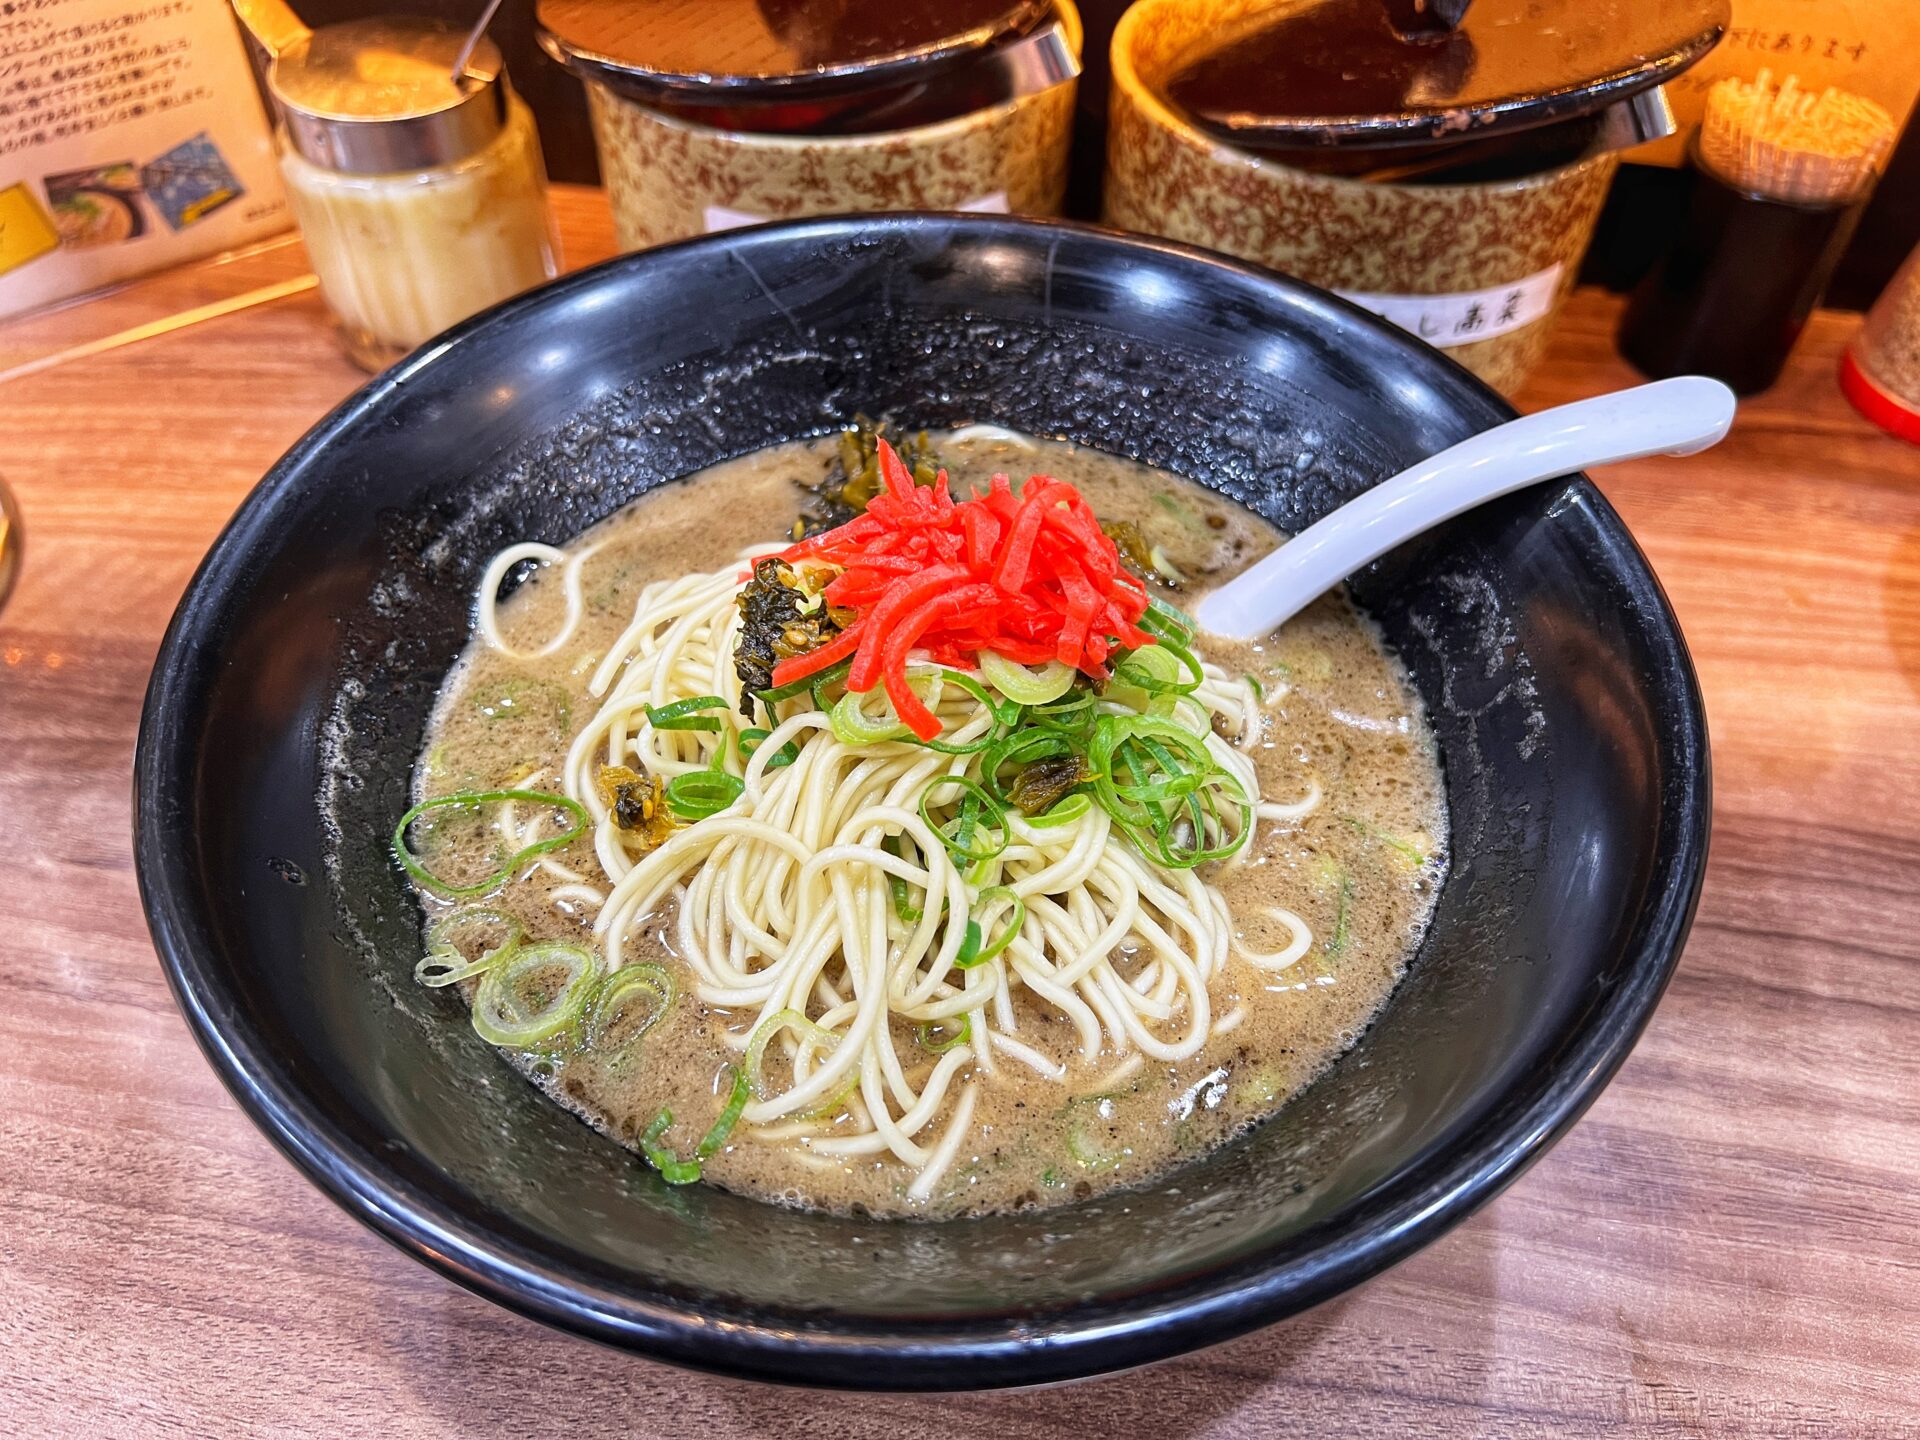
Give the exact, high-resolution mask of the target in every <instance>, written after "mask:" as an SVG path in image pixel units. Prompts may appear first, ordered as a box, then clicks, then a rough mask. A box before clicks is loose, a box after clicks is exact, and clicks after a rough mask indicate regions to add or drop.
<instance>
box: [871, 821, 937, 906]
mask: <svg viewBox="0 0 1920 1440" xmlns="http://www.w3.org/2000/svg"><path fill="white" fill-rule="evenodd" d="M880 848H881V849H882V850H884V851H886V852H887V853H888V854H889V855H893V856H896V857H898V858H900V859H903V860H904V859H905V858H906V857H905V856H904V855H901V853H900V840H899V837H898V836H894V835H889V836H887V838H886V839H884V840H882V841H881V842H880ZM886 876H887V892H888V894H890V895H891V896H892V897H893V913H894V914H895V915H897V916H899V917H900V923H901V924H902V925H912V924H915V923H916V922H917V921H918V920H919V919H920V917H921V916H922V915H924V914H926V911H925V910H924V909H922V908H921V907H920V906H918V905H916V904H914V903H913V890H914V887H913V886H911V885H909V884H908V883H907V882H906V881H905V880H902V879H901V878H900V877H899V876H898V875H896V874H894V873H893V872H892V871H891V870H889V871H887V872H886Z"/></svg>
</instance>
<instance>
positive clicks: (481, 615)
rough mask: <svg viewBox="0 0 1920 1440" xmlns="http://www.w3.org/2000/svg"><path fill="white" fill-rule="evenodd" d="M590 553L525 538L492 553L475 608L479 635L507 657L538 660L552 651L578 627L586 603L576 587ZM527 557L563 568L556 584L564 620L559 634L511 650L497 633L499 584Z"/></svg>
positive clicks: (571, 636)
mask: <svg viewBox="0 0 1920 1440" xmlns="http://www.w3.org/2000/svg"><path fill="white" fill-rule="evenodd" d="M594 548H598V547H594ZM593 553H594V552H593V549H587V550H582V551H580V552H578V553H577V554H574V555H568V554H567V552H566V551H564V550H556V549H555V548H554V547H553V546H551V545H539V544H535V543H533V542H531V541H529V542H527V543H525V544H521V545H509V546H508V547H507V548H506V549H504V550H502V551H501V552H500V553H499V554H498V555H496V556H494V557H493V563H492V564H490V565H488V566H487V573H486V574H485V575H484V576H482V577H481V580H480V600H479V605H478V607H477V610H478V614H477V620H478V628H479V631H480V638H481V639H483V640H485V641H486V642H487V644H488V645H489V646H491V647H492V648H493V649H495V650H498V651H499V652H500V653H501V654H503V655H505V656H506V657H507V658H508V659H510V660H538V659H541V658H542V657H543V656H547V655H551V654H553V652H554V651H556V650H558V649H559V648H560V647H561V646H562V645H564V644H566V643H567V641H568V640H570V639H572V638H573V632H574V631H575V630H578V629H579V628H580V616H581V615H582V614H583V613H584V612H585V610H586V602H585V600H584V599H583V597H582V594H581V589H580V569H581V567H582V566H584V565H585V564H586V563H587V561H588V560H590V559H592V558H593ZM528 560H537V561H539V562H540V563H541V564H542V565H562V566H564V567H565V568H564V569H563V570H562V571H561V572H560V584H561V587H562V590H563V592H564V594H565V597H566V604H567V619H566V624H565V625H563V626H562V627H561V629H560V633H559V634H557V635H555V636H554V637H553V638H552V639H551V640H549V641H548V642H547V643H546V644H544V645H542V646H541V647H540V648H539V649H537V650H515V649H514V648H513V647H512V646H511V645H509V644H507V640H506V637H505V636H504V635H503V634H501V632H500V616H499V607H500V585H501V582H503V581H504V580H505V579H506V578H507V574H508V572H510V571H511V570H512V569H513V567H514V566H516V565H519V564H522V563H524V562H526V561H528Z"/></svg>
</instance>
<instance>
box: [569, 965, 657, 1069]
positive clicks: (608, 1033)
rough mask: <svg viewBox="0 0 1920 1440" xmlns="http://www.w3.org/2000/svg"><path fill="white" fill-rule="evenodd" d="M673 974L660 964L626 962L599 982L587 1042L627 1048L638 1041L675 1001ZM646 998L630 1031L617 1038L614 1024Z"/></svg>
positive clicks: (595, 1046) (594, 1046) (593, 1045)
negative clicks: (644, 1007)
mask: <svg viewBox="0 0 1920 1440" xmlns="http://www.w3.org/2000/svg"><path fill="white" fill-rule="evenodd" d="M673 994H674V986H673V977H672V976H671V975H669V974H668V973H667V972H666V971H665V970H664V969H662V968H661V967H660V966H658V965H650V964H640V965H623V966H621V967H620V968H619V969H618V970H615V971H614V972H613V973H612V974H611V975H609V976H607V978H606V979H604V980H602V981H601V982H600V989H599V992H598V993H597V994H596V995H595V996H594V997H593V1018H592V1019H591V1020H589V1021H588V1022H587V1046H588V1048H590V1049H593V1050H608V1051H612V1050H625V1049H627V1048H628V1047H629V1046H631V1045H633V1044H635V1043H636V1042H637V1041H638V1040H639V1039H640V1037H641V1036H643V1035H645V1034H646V1033H647V1032H648V1031H649V1030H651V1029H652V1028H653V1027H654V1026H655V1025H657V1024H659V1023H660V1019H661V1017H662V1016H664V1015H665V1014H666V1013H667V1010H668V1009H669V1007H671V1006H672V1004H673ZM641 998H644V999H645V1000H646V1002H647V1006H646V1009H645V1010H644V1011H643V1012H642V1015H641V1019H640V1020H639V1022H638V1023H637V1024H635V1025H633V1026H632V1027H631V1028H630V1030H629V1033H628V1034H627V1035H625V1036H624V1037H623V1038H620V1039H619V1040H618V1042H617V1043H610V1042H613V1041H614V1039H615V1027H616V1026H618V1025H619V1024H620V1020H621V1016H622V1012H623V1011H625V1010H626V1008H627V1007H628V1005H629V1004H630V1003H631V1002H632V1001H634V1000H636V999H641Z"/></svg>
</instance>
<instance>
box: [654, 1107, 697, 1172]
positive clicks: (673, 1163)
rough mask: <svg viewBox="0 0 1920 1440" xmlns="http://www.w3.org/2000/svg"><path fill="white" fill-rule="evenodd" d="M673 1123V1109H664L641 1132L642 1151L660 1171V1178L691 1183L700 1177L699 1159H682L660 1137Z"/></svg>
mask: <svg viewBox="0 0 1920 1440" xmlns="http://www.w3.org/2000/svg"><path fill="white" fill-rule="evenodd" d="M671 1124H673V1111H671V1110H662V1111H661V1112H660V1113H659V1114H658V1115H656V1116H654V1117H653V1123H652V1124H651V1125H649V1126H647V1128H646V1129H645V1131H643V1132H642V1133H641V1136H640V1153H641V1154H642V1155H644V1156H646V1158H647V1163H648V1164H649V1165H651V1166H653V1168H654V1169H656V1170H658V1171H659V1172H660V1178H661V1179H662V1180H664V1181H666V1182H667V1184H669V1185H691V1184H693V1182H694V1181H696V1180H698V1179H699V1178H700V1162H699V1161H698V1160H682V1159H681V1158H680V1157H679V1156H678V1155H675V1154H674V1153H673V1151H671V1150H669V1149H668V1148H667V1147H666V1146H665V1145H662V1144H661V1143H660V1137H661V1136H662V1135H664V1134H666V1133H667V1127H668V1126H669V1125H671Z"/></svg>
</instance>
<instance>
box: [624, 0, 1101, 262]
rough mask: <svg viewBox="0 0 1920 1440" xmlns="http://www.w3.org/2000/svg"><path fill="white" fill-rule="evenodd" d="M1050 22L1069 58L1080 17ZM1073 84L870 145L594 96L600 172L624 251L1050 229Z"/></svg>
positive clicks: (1069, 11) (868, 139) (880, 137)
mask: <svg viewBox="0 0 1920 1440" xmlns="http://www.w3.org/2000/svg"><path fill="white" fill-rule="evenodd" d="M1057 11H1058V14H1059V18H1060V21H1061V24H1062V25H1063V27H1064V28H1065V30H1066V32H1067V38H1068V40H1069V42H1070V43H1071V45H1072V47H1073V49H1074V51H1075V53H1076V54H1077V53H1078V52H1079V49H1080V43H1081V29H1080V16H1079V13H1078V12H1077V11H1076V10H1075V9H1074V8H1073V6H1072V4H1070V3H1068V0H1060V3H1059V4H1058V6H1057ZM1074 84H1075V82H1074V81H1072V80H1065V81H1062V82H1061V83H1059V84H1057V85H1054V86H1052V87H1051V88H1049V89H1046V90H1043V91H1040V92H1039V93H1037V94H1031V95H1023V96H1020V97H1019V98H1017V99H1014V100H1010V101H1007V102H1006V103H1004V104H1000V105H995V106H992V107H990V108H988V109H984V110H976V111H973V112H971V113H969V114H965V115H961V116H959V117H957V118H955V119H952V120H945V121H941V122H939V123H937V124H932V125H923V126H918V127H916V128H913V129H909V130H891V131H883V132H880V133H878V134H871V135H771V134H755V133H749V132H745V131H736V130H718V129H712V128H709V127H707V126H704V125H698V124H694V123H692V122H689V121H687V120H683V119H680V118H679V117H677V116H669V115H663V114H661V113H660V112H658V111H656V110H652V109H649V108H648V107H647V106H645V105H642V104H640V103H638V102H636V101H634V100H632V99H630V98H628V97H627V96H624V95H621V94H618V93H616V92H615V91H614V90H612V89H610V88H609V87H607V86H605V85H602V84H597V83H594V82H591V81H590V82H588V84H587V102H588V108H589V110H590V111H591V113H592V116H593V133H594V139H595V141H596V143H597V144H598V146H599V150H600V170H601V174H602V176H603V178H604V180H605V183H606V187H607V195H608V198H609V199H610V200H611V201H612V204H613V221H614V230H615V233H616V235H617V236H618V239H619V242H620V247H621V248H622V249H623V250H640V249H644V248H646V247H647V246H649V245H662V244H665V243H666V242H667V241H670V240H682V239H685V238H687V237H688V236H691V235H701V234H705V233H707V232H708V231H712V230H724V229H728V228H730V227H732V226H735V225H751V224H754V223H756V222H758V221H761V220H782V219H792V218H796V217H799V216H803V215H831V214H837V213H840V212H843V211H852V210H987V211H1011V212H1012V213H1014V214H1020V215H1057V214H1059V213H1060V206H1061V201H1062V199H1063V197H1064V194H1065V191H1066V183H1067V151H1068V146H1069V144H1070V142H1071V140H1072V130H1073V96H1074Z"/></svg>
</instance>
